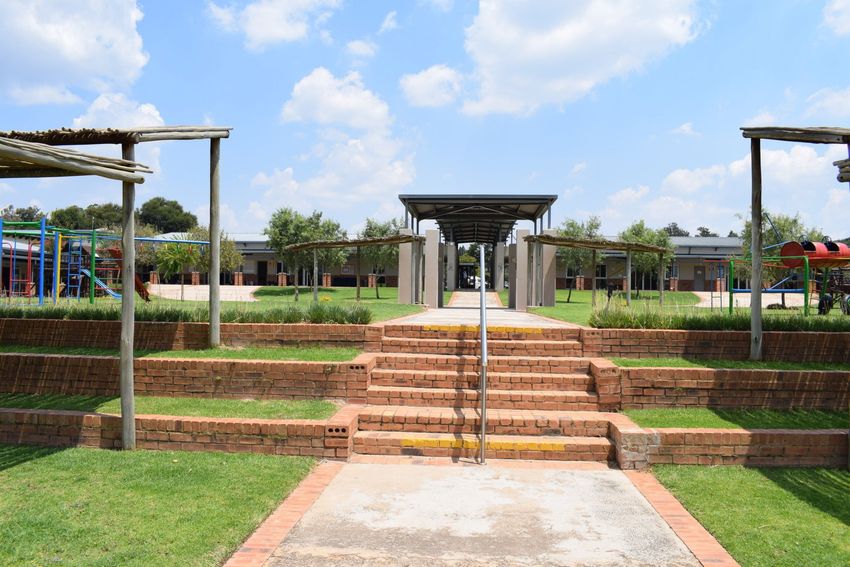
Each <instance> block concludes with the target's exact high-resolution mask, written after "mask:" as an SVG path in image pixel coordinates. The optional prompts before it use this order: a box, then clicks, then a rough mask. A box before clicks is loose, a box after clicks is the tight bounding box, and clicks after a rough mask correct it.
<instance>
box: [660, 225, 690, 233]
mask: <svg viewBox="0 0 850 567" xmlns="http://www.w3.org/2000/svg"><path fill="white" fill-rule="evenodd" d="M663 230H664V232H666V233H667V234H669V235H670V236H690V235H691V233H690V232H688V231H687V230H685V229H684V228H682V227H680V226H679V224H678V223H675V222H671V223H670V224H668V225H667V226H665V227H664V229H663Z"/></svg>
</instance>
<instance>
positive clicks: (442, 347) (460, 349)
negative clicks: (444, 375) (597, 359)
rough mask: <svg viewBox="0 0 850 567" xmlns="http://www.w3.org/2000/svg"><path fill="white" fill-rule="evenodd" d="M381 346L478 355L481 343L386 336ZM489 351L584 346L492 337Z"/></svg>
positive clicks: (559, 352) (546, 351)
mask: <svg viewBox="0 0 850 567" xmlns="http://www.w3.org/2000/svg"><path fill="white" fill-rule="evenodd" d="M381 350H382V351H383V352H387V353H403V354H450V355H458V356H478V355H480V353H481V345H480V344H479V342H478V341H429V340H405V339H384V341H383V342H382V344H381ZM487 353H488V354H489V355H490V356H544V357H547V356H581V355H582V346H581V345H580V344H579V343H575V342H563V343H547V344H531V343H523V342H522V341H516V342H513V341H501V342H496V341H491V342H489V343H488V344H487Z"/></svg>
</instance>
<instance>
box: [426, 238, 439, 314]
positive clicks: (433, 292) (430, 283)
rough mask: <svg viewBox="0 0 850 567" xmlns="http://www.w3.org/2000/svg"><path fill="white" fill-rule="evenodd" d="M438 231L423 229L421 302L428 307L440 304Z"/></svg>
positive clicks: (435, 306)
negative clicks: (423, 248) (422, 291)
mask: <svg viewBox="0 0 850 567" xmlns="http://www.w3.org/2000/svg"><path fill="white" fill-rule="evenodd" d="M441 260H442V257H441V256H440V231H439V230H434V229H431V230H426V231H425V254H424V261H425V262H424V263H425V282H424V288H425V297H424V300H423V302H424V303H425V304H426V305H427V306H428V307H430V308H432V309H434V308H437V307H439V306H440V295H442V291H443V286H442V281H441V279H440V263H441Z"/></svg>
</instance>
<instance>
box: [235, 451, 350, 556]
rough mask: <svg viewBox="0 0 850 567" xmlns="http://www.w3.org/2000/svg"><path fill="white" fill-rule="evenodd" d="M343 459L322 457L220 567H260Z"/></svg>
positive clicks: (316, 497)
mask: <svg viewBox="0 0 850 567" xmlns="http://www.w3.org/2000/svg"><path fill="white" fill-rule="evenodd" d="M344 465H345V463H342V462H339V461H322V462H320V463H319V464H318V466H317V467H316V468H314V469H313V470H312V471H311V472H310V474H309V475H307V477H306V478H305V479H304V480H302V481H301V482H300V483H299V484H298V486H296V487H295V489H294V490H293V491H292V492H290V493H289V495H288V496H287V497H286V498H285V499H284V501H283V502H281V504H280V505H279V506H278V507H277V508H276V509H275V510H274V511H273V512H272V513H271V514H269V516H268V517H267V518H266V519H265V520H264V521H263V522H262V523H261V524H260V525H259V527H257V529H256V530H254V532H253V533H252V534H251V535H250V536H248V539H246V540H245V541H244V542H242V544H241V545H240V546H239V548H238V549H237V550H236V551H235V552H234V553H233V555H231V556H230V557H229V558H228V559H227V561H226V562H225V563H224V565H223V567H261V566H262V565H264V564H265V563H266V561H268V559H269V558H270V557H271V556H272V554H273V553H274V551H275V550H276V549H277V548H278V546H280V544H281V543H283V540H284V539H286V537H287V536H288V535H289V532H290V531H292V528H294V527H295V526H296V525H297V524H298V522H299V521H301V518H302V517H303V516H304V514H305V513H306V512H307V510H309V509H310V507H311V506H312V505H313V503H314V502H315V501H316V500H318V498H319V496H320V495H321V494H322V492H324V490H325V488H326V487H327V486H328V484H330V482H331V481H332V480H333V479H334V478H335V477H336V475H337V473H338V472H339V471H341V470H342V467H343V466H344Z"/></svg>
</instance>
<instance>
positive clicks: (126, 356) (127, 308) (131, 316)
mask: <svg viewBox="0 0 850 567" xmlns="http://www.w3.org/2000/svg"><path fill="white" fill-rule="evenodd" d="M121 157H122V158H124V159H125V160H127V161H135V159H136V146H135V144H132V143H128V142H125V143H124V144H122V145H121ZM121 188H122V191H121V204H122V220H121V226H122V233H121V247H122V248H123V250H122V254H121V345H120V346H121V351H120V354H121V362H120V385H121V447H122V448H123V449H124V450H131V449H135V448H136V400H135V392H134V385H133V339H134V334H135V333H134V331H135V329H134V327H135V324H136V314H135V299H136V296H135V293H134V292H133V282H134V281H135V279H136V278H135V271H136V247H135V242H134V241H135V237H136V227H135V219H134V209H135V203H134V201H135V196H136V195H135V194H136V186H135V184H134V183H131V182H127V181H123V182H122V184H121ZM91 252H92V256H94V242H92V251H91ZM93 278H94V272H92V279H93Z"/></svg>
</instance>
